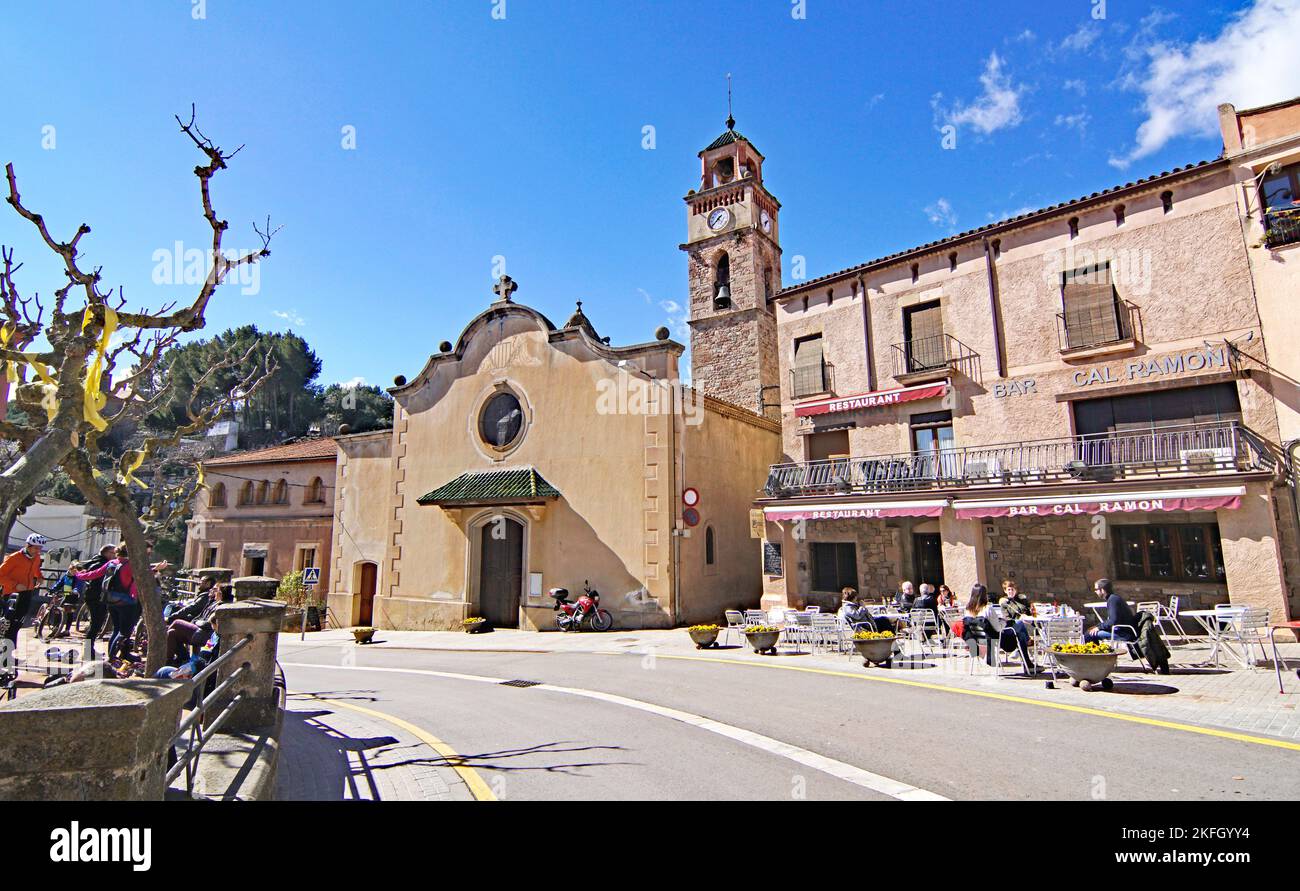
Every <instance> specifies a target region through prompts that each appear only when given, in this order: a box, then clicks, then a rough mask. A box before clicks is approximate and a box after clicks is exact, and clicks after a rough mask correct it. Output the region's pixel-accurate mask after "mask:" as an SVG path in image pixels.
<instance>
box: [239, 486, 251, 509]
mask: <svg viewBox="0 0 1300 891" xmlns="http://www.w3.org/2000/svg"><path fill="white" fill-rule="evenodd" d="M239 503H240V504H241V505H243V504H252V503H253V481H252V480H249V481H248V482H246V483H244V485H242V486H241V487H240V488H239Z"/></svg>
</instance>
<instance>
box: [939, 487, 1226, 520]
mask: <svg viewBox="0 0 1300 891" xmlns="http://www.w3.org/2000/svg"><path fill="white" fill-rule="evenodd" d="M1244 492H1245V489H1243V488H1241V487H1233V488H1227V489H1188V490H1182V491H1170V492H1136V493H1131V494H1125V493H1118V494H1107V495H1094V496H1092V497H1090V498H1076V497H1073V496H1060V497H1054V498H1018V499H1006V500H1002V501H957V502H954V503H953V508H954V509H955V510H956V512H957V517H958V518H959V519H962V520H972V519H977V518H980V517H1053V516H1055V517H1066V516H1075V515H1084V514H1112V513H1125V514H1126V513H1147V512H1151V511H1183V510H1231V509H1235V508H1238V507H1240V506H1241V496H1242V494H1243V493H1244Z"/></svg>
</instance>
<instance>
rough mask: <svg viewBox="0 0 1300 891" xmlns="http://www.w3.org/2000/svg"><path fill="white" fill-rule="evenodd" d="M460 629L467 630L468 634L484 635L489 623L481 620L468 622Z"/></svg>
mask: <svg viewBox="0 0 1300 891" xmlns="http://www.w3.org/2000/svg"><path fill="white" fill-rule="evenodd" d="M460 627H462V628H464V629H465V633H466V634H482V633H483V632H484V631H487V627H488V623H487V620H486V619H479V620H478V621H477V622H467V623H465V624H463V625H461V626H460Z"/></svg>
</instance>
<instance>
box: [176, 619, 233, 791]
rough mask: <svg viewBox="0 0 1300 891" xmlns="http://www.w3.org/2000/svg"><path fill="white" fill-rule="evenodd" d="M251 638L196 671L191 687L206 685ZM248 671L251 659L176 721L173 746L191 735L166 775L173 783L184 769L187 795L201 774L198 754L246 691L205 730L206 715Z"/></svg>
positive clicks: (227, 706) (197, 688)
mask: <svg viewBox="0 0 1300 891" xmlns="http://www.w3.org/2000/svg"><path fill="white" fill-rule="evenodd" d="M252 641H253V635H251V634H245V635H244V636H243V637H242V638H240V639H239V640H237V641H236V642H235V644H234V646H232V647H231V648H230V649H229V650H226V651H225V652H224V653H222V654H221V655H220V656H218V657H217V658H216V659H213V660H212V661H211V662H209V663H208V664H207V665H205V666H204V667H203V669H202V670H201V671H199V672H197V673H196V674H195V675H194V677H192V678H190V679H189V683H190V686H191V688H192V689H194V690H197V691H202V689H203V685H204V684H205V683H207V680H208V678H210V677H212V675H213V674H214V673H215V672H216V671H217V669H219V668H220V667H221V666H222V665H224V664H225V663H226V662H228V661H230V660H231V659H233V658H234V656H235V654H236V653H238V652H239V651H240V650H242V649H244V648H245V647H246V646H248V645H249V644H250V643H252ZM249 671H251V666H250V664H249V663H248V662H245V663H244V664H243V665H241V666H239V668H237V669H235V670H234V671H232V672H231V673H230V675H229V676H228V677H227V678H226V679H225V680H223V681H222V682H221V683H220V684H218V685H217V686H216V687H215V688H214V689H213V691H212V692H211V693H209V694H208V695H207V696H205V697H204V698H203V699H201V700H199V702H198V703H196V704H195V706H194V708H193V709H192V710H191V711H190V713H189V714H188V715H186V716H185V717H184V718H182V719H181V721H180V722H179V723H178V724H177V727H176V735H175V736H173V737H172V742H171V744H172V746H173V747H174V746H176V745H177V744H179V743H180V742H181V740H182V737H184V736H185V735H186V734H187V733H188V734H189V737H190V740H189V745H188V746H187V747H186V749H185V752H184V754H182V755H179V756H177V758H176V763H175V764H173V765H172V766H171V768H170V769H168V771H167V775H166V777H165V778H164V782H165V783H167V784H170V783H171V782H172V781H173V780H174V779H176V778H177V777H178V776H180V774H181V771H184V772H185V792H186V794H187V795H190V796H193V794H194V776H195V774H197V773H198V760H199V755H200V754H202V752H203V747H204V746H206V745H207V744H208V742H209V741H210V740H211V739H212V737H213V736H215V735H216V733H217V731H218V730H220V729H221V725H223V724H225V723H226V721H227V720H228V719H229V718H230V715H231V714H232V712H233V711H234V709H235V707H236V706H237V705H238V704H239V703H240V702H241V701H243V698H244V691H243V690H240V691H239V692H238V693H237V694H235V696H234V698H232V699H231V700H230V702H228V703H226V705H225V707H224V708H222V710H221V711H220V712H218V713H217V714H216V716H215V717H213V719H212V721H211V723H210V724H208V727H207V730H206V731H204V729H203V721H204V719H205V717H206V716H207V711H208V709H209V708H210V707H211V706H212V705H213V704H214V703H216V702H217V701H218V700H219V699H220V698H221V697H222V696H224V695H225V694H226V692H227V691H228V690H230V689H231V688H232V687H234V686H235V684H236V683H237V682H239V681H242V680H243V678H244V677H245V676H246V675H247V674H248V672H249Z"/></svg>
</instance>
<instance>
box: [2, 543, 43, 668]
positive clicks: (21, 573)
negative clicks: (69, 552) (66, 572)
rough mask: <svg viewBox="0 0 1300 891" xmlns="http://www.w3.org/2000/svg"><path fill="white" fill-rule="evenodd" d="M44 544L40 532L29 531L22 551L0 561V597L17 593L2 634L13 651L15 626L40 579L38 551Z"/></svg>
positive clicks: (16, 633) (26, 607) (16, 644)
mask: <svg viewBox="0 0 1300 891" xmlns="http://www.w3.org/2000/svg"><path fill="white" fill-rule="evenodd" d="M47 544H49V541H48V540H47V539H46V538H45V536H44V535H41V534H39V533H36V532H33V533H32V534H31V535H29V536H27V543H26V544H25V545H24V546H23V548H22V550H19V551H14V552H13V553H12V554H10V555H9V556H8V557H5V559H4V562H3V563H0V598H4V600H5V601H6V602H7V601H8V599H9V595H10V594H17V595H18V598H17V600H16V601H15V602H14V605H13V608H12V609H10V610H9V611H8V612H7V613H6V614H5V618H6V619H8V620H9V627H8V628H7V629H6V630H5V635H6V637H8V638H9V643H10V644H11V645H12V649H14V650H16V649H17V648H18V629H19V627H20V626H21V625H22V621H23V619H25V618H26V617H27V610H28V609H29V608H30V607H31V605H32V598H33V597H35V596H36V590H37V589H38V588H39V587H40V586H41V582H42V581H43V578H42V576H41V552H42V551H44V550H45V546H46V545H47Z"/></svg>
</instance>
